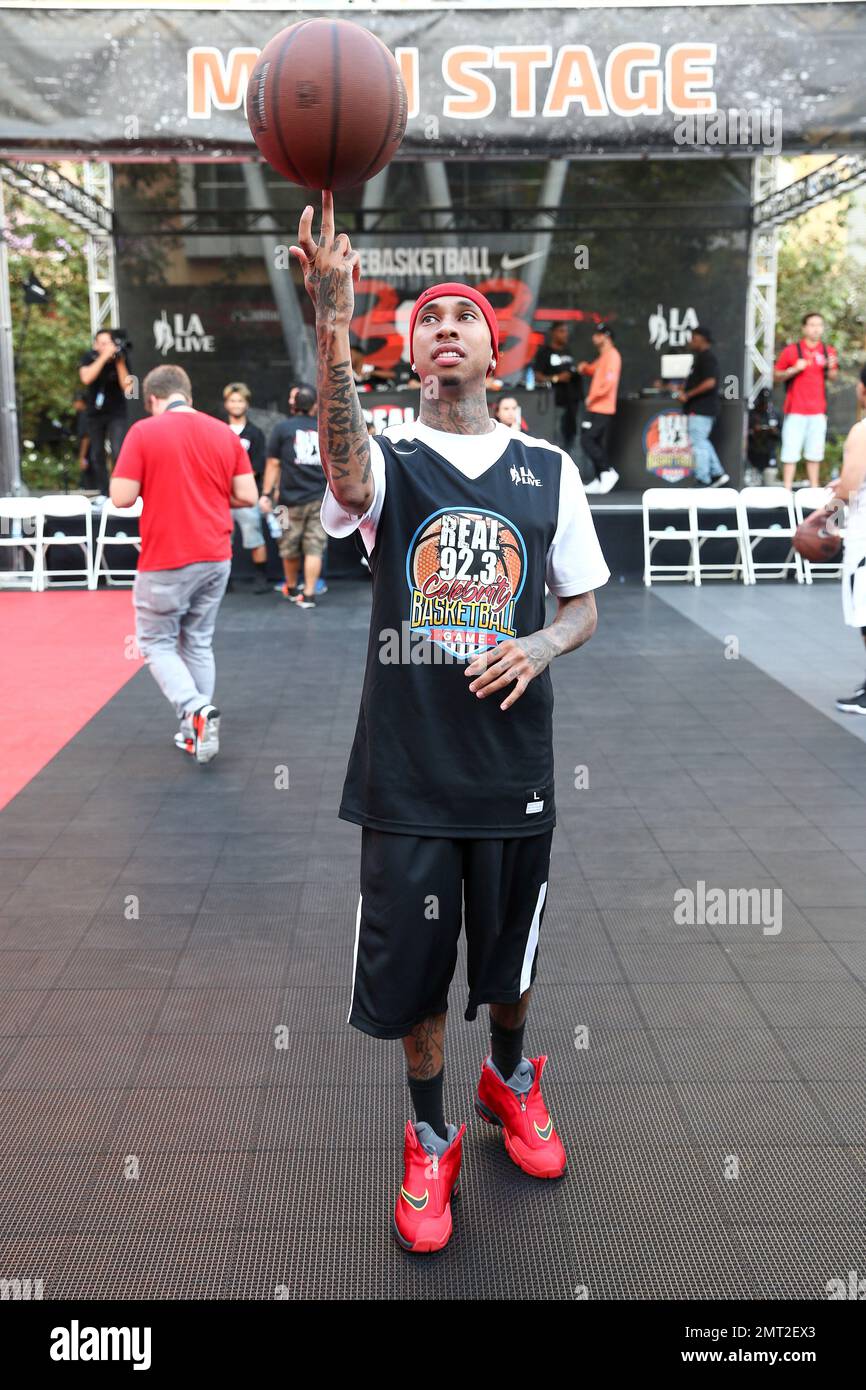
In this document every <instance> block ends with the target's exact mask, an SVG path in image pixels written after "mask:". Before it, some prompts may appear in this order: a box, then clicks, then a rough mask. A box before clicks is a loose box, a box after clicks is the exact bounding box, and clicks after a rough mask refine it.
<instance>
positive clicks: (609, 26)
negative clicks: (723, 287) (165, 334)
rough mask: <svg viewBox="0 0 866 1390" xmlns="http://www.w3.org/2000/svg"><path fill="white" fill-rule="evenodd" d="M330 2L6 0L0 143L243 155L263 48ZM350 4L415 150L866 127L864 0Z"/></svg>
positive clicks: (489, 149)
mask: <svg viewBox="0 0 866 1390" xmlns="http://www.w3.org/2000/svg"><path fill="white" fill-rule="evenodd" d="M321 13H322V12H321V11H307V12H298V11H278V10H266V11H264V12H262V11H259V10H256V11H252V10H237V9H219V8H215V9H213V10H208V11H205V12H203V11H199V10H184V9H176V10H172V9H166V10H157V9H153V8H141V9H127V8H124V9H95V10H87V9H85V10H81V9H66V10H59V9H37V10H29V11H28V10H26V9H20V8H11V9H10V8H0V153H5V154H7V155H8V154H19V155H22V154H27V153H29V154H35V153H37V152H43V153H45V152H58V153H61V152H73V151H76V150H81V151H89V152H91V153H103V154H105V155H107V156H109V157H114V158H118V159H124V160H129V159H140V158H159V157H165V156H166V155H168V154H170V153H175V154H180V155H185V156H186V157H193V158H195V157H197V156H198V157H202V158H206V157H211V158H213V157H215V156H216V157H226V158H229V157H232V156H234V157H237V156H238V155H239V154H245V153H249V152H250V150H251V149H252V148H253V146H252V140H251V137H250V133H249V130H248V128H247V124H246V120H245V117H244V111H243V101H244V93H245V90H246V84H247V79H248V76H249V73H250V71H251V70H252V67H253V65H254V63H255V60H256V58H257V56H258V53H259V51H260V49H261V48H262V47H263V46H264V44H265V43H266V42H267V41H268V39H270V38H271V37H272V35H273V34H275V33H276V32H277V31H278V30H279V29H281V28H283V27H284V26H285V25H287V24H292V23H295V22H297V21H298V20H300V19H303V18H315V17H317V15H319V16H320V15H321ZM347 14H348V15H350V16H351V22H353V23H362V24H364V25H365V26H366V27H368V28H369V29H371V30H372V31H373V32H374V33H376V34H377V35H378V36H379V37H380V38H381V39H382V40H383V41H384V42H385V43H386V44H387V45H388V47H389V48H390V49H391V51H392V52H393V53H394V54H395V56H396V57H397V59H398V61H399V63H400V66H401V68H402V71H403V75H404V79H405V81H406V85H407V88H408V92H409V103H410V104H409V110H410V119H409V124H408V129H407V133H406V138H405V141H404V143H403V147H402V150H401V156H402V157H403V158H413V157H414V158H436V157H441V156H444V155H448V154H459V155H463V156H469V157H472V156H480V155H482V154H483V156H484V157H485V158H488V159H489V158H497V157H508V158H515V157H521V156H531V155H535V156H536V157H537V156H538V154H539V152H543V154H544V156H545V157H546V158H552V157H555V156H567V157H575V156H578V155H588V154H599V153H605V152H607V153H626V152H629V153H637V152H641V151H646V152H655V153H660V154H661V153H678V152H684V151H685V152H688V151H689V150H691V149H695V150H697V151H698V152H700V153H703V154H706V153H707V150H708V149H710V151H711V152H712V151H713V150H718V152H720V153H721V152H731V151H732V150H733V151H737V152H739V151H742V152H743V153H746V152H748V151H749V150H755V149H758V148H764V149H768V150H772V151H773V152H774V153H778V152H779V151H780V150H781V149H783V148H784V149H785V150H786V151H788V150H795V149H809V148H818V147H822V146H823V147H825V148H837V147H839V146H840V145H846V144H851V143H856V142H862V140H863V138H864V133H866V116H864V113H863V104H862V100H861V96H860V92H861V85H862V67H863V64H862V56H863V33H864V22H866V4H860V3H846V4H828V5H822V4H799V5H727V6H724V5H699V6H680V7H675V8H674V7H660V8H642V7H641V8H624V9H607V8H606V9H583V8H578V9H557V8H551V9H546V10H535V9H533V10H526V9H519V8H515V9H512V10H504V9H467V10H466V11H459V10H458V11H455V10H453V9H448V10H444V11H429V10H411V11H398V12H394V11H390V12H376V11H366V10H364V11H362V12H360V13H352V12H351V11H348V12H347V11H346V10H341V11H336V12H334V15H335V17H338V18H343V19H345V18H346V17H347Z"/></svg>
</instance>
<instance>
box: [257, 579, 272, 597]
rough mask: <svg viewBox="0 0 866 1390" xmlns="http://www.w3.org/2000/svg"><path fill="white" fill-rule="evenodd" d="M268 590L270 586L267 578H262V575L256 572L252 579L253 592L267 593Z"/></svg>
mask: <svg viewBox="0 0 866 1390" xmlns="http://www.w3.org/2000/svg"><path fill="white" fill-rule="evenodd" d="M270 592H271V586H270V584H269V583H268V581H267V579H263V578H262V576H261V575H260V574H257V575H256V577H255V579H254V580H253V593H254V594H269V593H270Z"/></svg>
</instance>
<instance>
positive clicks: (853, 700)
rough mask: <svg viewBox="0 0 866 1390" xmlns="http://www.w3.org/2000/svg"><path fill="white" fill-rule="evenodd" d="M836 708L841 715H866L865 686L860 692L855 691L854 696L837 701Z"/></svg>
mask: <svg viewBox="0 0 866 1390" xmlns="http://www.w3.org/2000/svg"><path fill="white" fill-rule="evenodd" d="M836 708H837V709H840V710H841V711H842V713H843V714H866V686H863V687H861V689H860V690H855V691H854V694H853V695H849V696H848V699H847V700H845V699H841V700H837V701H836Z"/></svg>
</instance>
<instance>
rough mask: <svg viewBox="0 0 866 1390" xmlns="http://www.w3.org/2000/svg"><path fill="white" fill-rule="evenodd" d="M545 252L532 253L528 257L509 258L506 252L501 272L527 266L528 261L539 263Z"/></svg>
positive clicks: (501, 263) (501, 264)
mask: <svg viewBox="0 0 866 1390" xmlns="http://www.w3.org/2000/svg"><path fill="white" fill-rule="evenodd" d="M544 254H545V253H544V252H543V251H530V252H529V254H528V255H527V256H509V255H508V253H507V252H505V253H504V254H503V256H502V260H501V262H500V269H501V270H516V269H517V267H518V266H519V265H526V262H527V261H537V260H538V258H539V256H543V255H544Z"/></svg>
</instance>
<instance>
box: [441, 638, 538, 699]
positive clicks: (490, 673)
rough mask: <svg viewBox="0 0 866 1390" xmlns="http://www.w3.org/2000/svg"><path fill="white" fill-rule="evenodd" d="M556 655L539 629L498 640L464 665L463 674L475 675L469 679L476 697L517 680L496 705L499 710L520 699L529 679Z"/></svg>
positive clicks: (492, 693) (490, 692)
mask: <svg viewBox="0 0 866 1390" xmlns="http://www.w3.org/2000/svg"><path fill="white" fill-rule="evenodd" d="M555 656H556V652H555V651H554V650H553V647H552V644H551V642H550V640H549V638H547V637H546V636H545V634H544V631H543V630H542V631H541V632H533V633H531V634H530V636H529V637H511V638H509V639H508V640H507V641H506V642H499V643H498V644H497V646H496V647H494V648H493V650H492V651H491V652H482V654H481V655H480V656H476V657H475V658H474V660H472V661H471V662H470V663H469V665H468V666H467V667H466V670H465V672H464V675H465V676H467V677H468V678H471V677H473V676H476V677H477V680H471V679H470V685H469V689H470V690H471V691H472V693H473V695H475V696H476V697H477V698H478V699H479V700H484V699H485V698H486V697H487V696H488V695H495V694H496V692H497V690H502V689H504V687H505V686H506V685H511V684H512V682H514V681H516V682H517V684H516V685H515V686H514V689H513V690H512V692H511V694H510V695H509V696H508V698H507V699H506V700H503V702H502V704H501V705H500V706H499V708H500V709H508V707H509V706H510V705H513V704H514V702H515V700H519V699H520V697H521V695H522V694H523V692H524V690H525V689H526V687H527V686H528V685H529V682H530V681H531V680H533V679H534V678H535V677H536V676H540V675H541V672H542V671H544V670H546V668H547V667H548V666H549V665H550V663H551V661H552V660H553V658H554V657H555Z"/></svg>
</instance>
